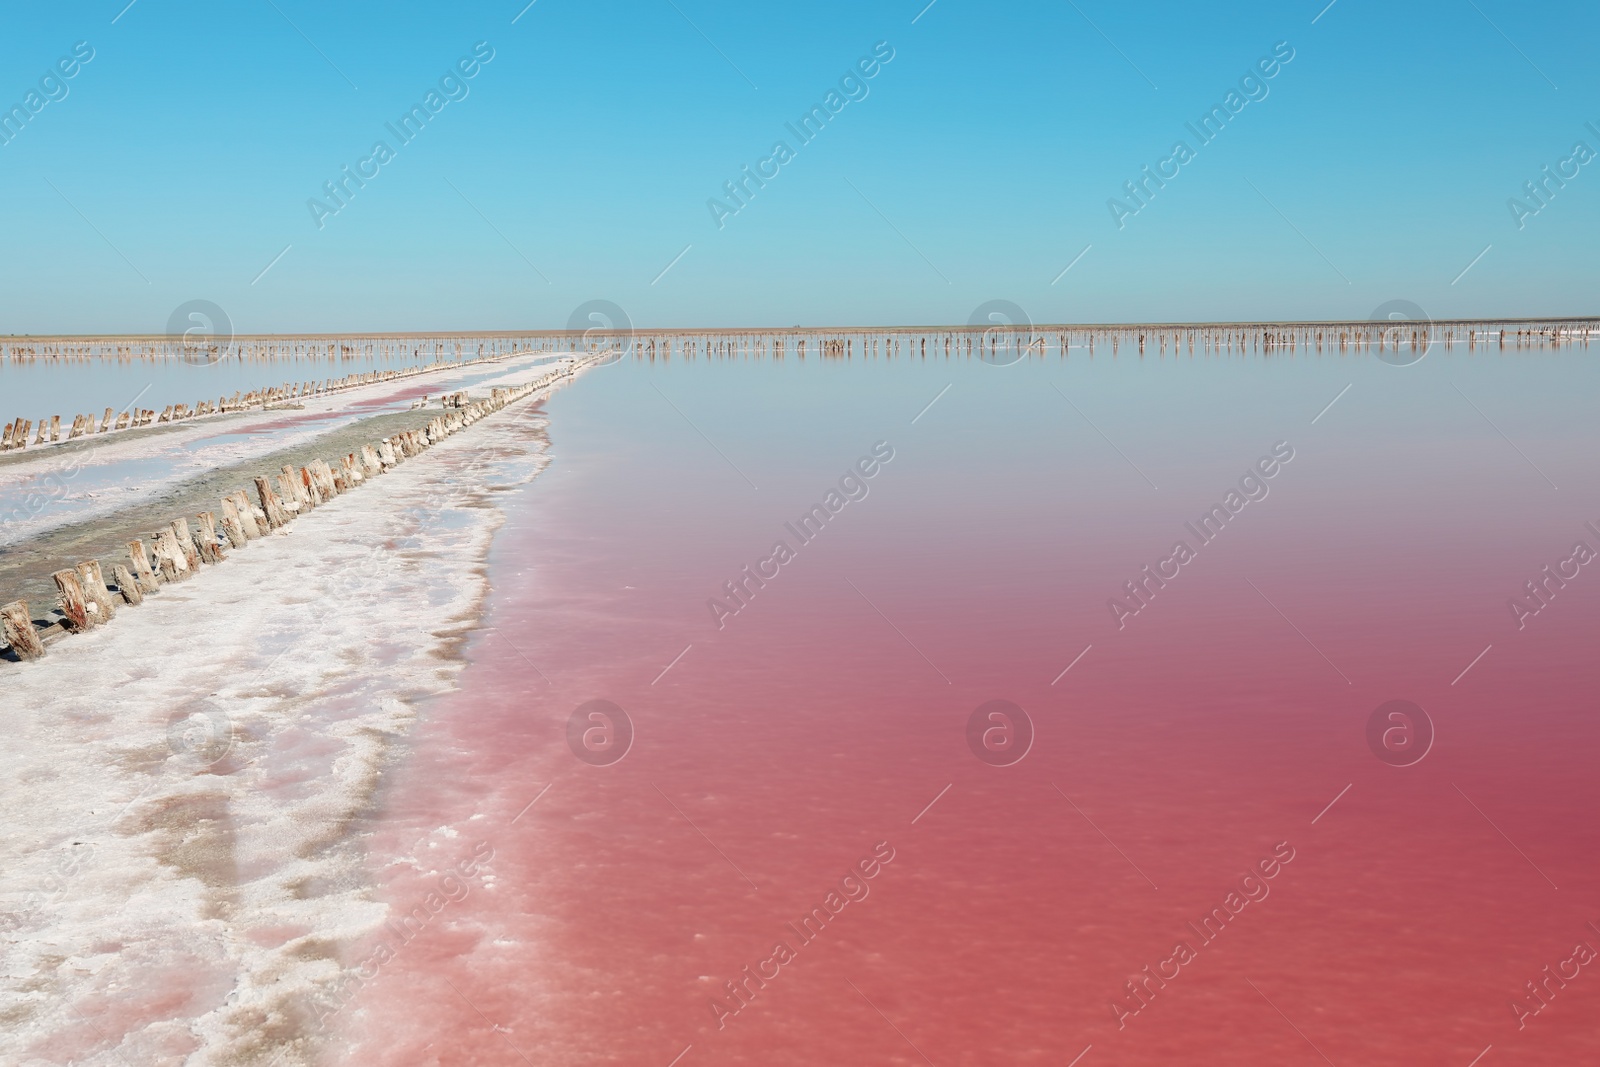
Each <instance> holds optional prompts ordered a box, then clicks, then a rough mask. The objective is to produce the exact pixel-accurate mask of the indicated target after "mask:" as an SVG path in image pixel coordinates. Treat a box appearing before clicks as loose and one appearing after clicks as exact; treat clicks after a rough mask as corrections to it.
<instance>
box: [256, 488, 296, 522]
mask: <svg viewBox="0 0 1600 1067" xmlns="http://www.w3.org/2000/svg"><path fill="white" fill-rule="evenodd" d="M256 495H257V496H259V497H260V498H261V510H262V511H264V512H266V514H267V528H268V529H269V530H278V529H282V528H283V527H284V526H287V525H288V524H289V513H288V512H287V511H285V510H284V507H283V502H282V501H281V500H279V499H278V494H277V492H276V491H274V489H273V488H272V479H271V478H270V477H262V478H257V479H256Z"/></svg>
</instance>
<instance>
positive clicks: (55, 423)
mask: <svg viewBox="0 0 1600 1067" xmlns="http://www.w3.org/2000/svg"><path fill="white" fill-rule="evenodd" d="M39 429H40V430H43V429H44V424H43V423H40V425H39ZM59 440H61V416H60V415H52V416H50V443H51V444H55V443H56V442H57V441H59Z"/></svg>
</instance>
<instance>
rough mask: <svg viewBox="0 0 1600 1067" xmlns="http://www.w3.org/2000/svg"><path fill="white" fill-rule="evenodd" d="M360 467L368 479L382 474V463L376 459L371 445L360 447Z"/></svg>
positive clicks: (375, 452)
mask: <svg viewBox="0 0 1600 1067" xmlns="http://www.w3.org/2000/svg"><path fill="white" fill-rule="evenodd" d="M361 466H362V467H363V468H365V470H366V472H367V475H368V476H369V477H370V476H372V475H374V474H382V473H383V463H382V462H381V461H380V460H379V459H378V453H377V451H376V450H375V449H374V448H373V447H372V446H371V445H362V446H361Z"/></svg>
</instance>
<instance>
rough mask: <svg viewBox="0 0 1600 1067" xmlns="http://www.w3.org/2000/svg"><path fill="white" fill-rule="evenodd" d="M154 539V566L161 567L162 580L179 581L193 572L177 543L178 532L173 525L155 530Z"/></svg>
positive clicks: (185, 554) (185, 555)
mask: <svg viewBox="0 0 1600 1067" xmlns="http://www.w3.org/2000/svg"><path fill="white" fill-rule="evenodd" d="M175 525H176V524H174V526H175ZM155 539H156V566H157V567H159V568H161V580H162V581H163V582H169V583H170V582H181V581H183V580H185V579H187V578H188V577H189V576H190V575H191V574H193V573H194V571H193V570H192V569H191V568H190V566H189V558H188V554H187V553H185V552H184V550H183V548H182V546H181V545H180V544H179V543H178V534H177V531H176V530H175V529H174V527H173V526H169V527H167V528H166V529H165V530H161V531H159V532H157V533H156V534H155Z"/></svg>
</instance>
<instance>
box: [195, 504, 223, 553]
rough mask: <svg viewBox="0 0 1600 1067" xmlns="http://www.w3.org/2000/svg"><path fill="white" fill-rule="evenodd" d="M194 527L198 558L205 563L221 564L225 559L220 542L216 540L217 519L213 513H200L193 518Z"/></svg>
mask: <svg viewBox="0 0 1600 1067" xmlns="http://www.w3.org/2000/svg"><path fill="white" fill-rule="evenodd" d="M195 525H196V526H197V527H198V530H197V531H196V533H195V540H196V541H198V542H199V547H200V558H201V559H203V560H205V561H206V562H207V563H221V562H222V561H223V560H224V559H226V558H227V556H226V550H225V549H224V548H223V547H222V542H220V541H218V540H217V517H216V515H215V514H214V513H213V512H209V511H202V512H201V513H200V514H198V515H196V516H195Z"/></svg>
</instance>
